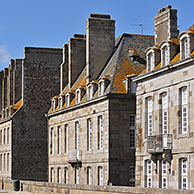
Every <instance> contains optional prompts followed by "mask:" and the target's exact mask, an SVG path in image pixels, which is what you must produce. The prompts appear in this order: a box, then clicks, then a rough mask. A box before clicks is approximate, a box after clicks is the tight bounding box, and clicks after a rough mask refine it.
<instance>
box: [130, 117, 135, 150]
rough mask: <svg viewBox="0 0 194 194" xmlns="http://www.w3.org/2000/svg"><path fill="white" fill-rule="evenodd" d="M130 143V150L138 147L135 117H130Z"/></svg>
mask: <svg viewBox="0 0 194 194" xmlns="http://www.w3.org/2000/svg"><path fill="white" fill-rule="evenodd" d="M129 141H130V142H129V143H130V148H135V147H136V121H135V115H130V116H129Z"/></svg>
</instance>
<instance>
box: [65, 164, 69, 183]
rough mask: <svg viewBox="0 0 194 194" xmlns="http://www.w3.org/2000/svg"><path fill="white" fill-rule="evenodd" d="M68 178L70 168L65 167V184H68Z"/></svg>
mask: <svg viewBox="0 0 194 194" xmlns="http://www.w3.org/2000/svg"><path fill="white" fill-rule="evenodd" d="M68 176H69V174H68V168H67V167H65V168H64V183H65V184H68Z"/></svg>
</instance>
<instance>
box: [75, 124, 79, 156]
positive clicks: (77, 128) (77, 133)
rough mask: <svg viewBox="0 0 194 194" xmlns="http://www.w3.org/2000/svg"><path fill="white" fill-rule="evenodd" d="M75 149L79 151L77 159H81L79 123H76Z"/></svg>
mask: <svg viewBox="0 0 194 194" xmlns="http://www.w3.org/2000/svg"><path fill="white" fill-rule="evenodd" d="M75 149H76V150H77V159H79V122H78V121H77V122H75Z"/></svg>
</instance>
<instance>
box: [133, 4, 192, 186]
mask: <svg viewBox="0 0 194 194" xmlns="http://www.w3.org/2000/svg"><path fill="white" fill-rule="evenodd" d="M154 24H155V46H153V47H150V48H148V49H147V50H146V60H147V63H146V66H147V68H146V70H145V71H144V73H142V74H141V75H139V76H137V77H136V78H134V79H133V81H135V82H136V84H137V93H136V98H137V101H136V102H137V106H136V122H137V124H136V127H137V137H136V146H137V147H136V186H138V187H155V188H157V187H158V188H164V189H165V188H174V189H175V188H176V189H194V178H193V176H194V165H193V164H194V144H193V142H194V137H193V133H194V128H193V126H194V118H193V115H194V95H193V94H194V66H193V65H194V26H191V27H190V28H189V29H188V30H187V31H185V32H182V33H180V34H179V31H178V29H177V10H176V9H172V7H171V6H167V7H166V8H163V9H161V10H159V12H158V14H157V16H155V18H154Z"/></svg>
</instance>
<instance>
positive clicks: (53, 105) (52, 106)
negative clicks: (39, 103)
mask: <svg viewBox="0 0 194 194" xmlns="http://www.w3.org/2000/svg"><path fill="white" fill-rule="evenodd" d="M55 104H56V103H55V99H53V100H52V101H51V111H52V112H54V111H55Z"/></svg>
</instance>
